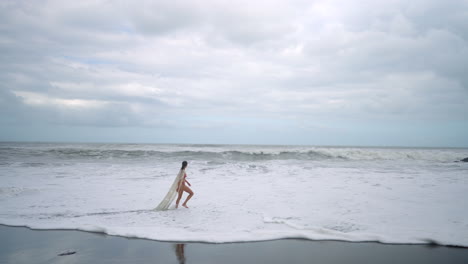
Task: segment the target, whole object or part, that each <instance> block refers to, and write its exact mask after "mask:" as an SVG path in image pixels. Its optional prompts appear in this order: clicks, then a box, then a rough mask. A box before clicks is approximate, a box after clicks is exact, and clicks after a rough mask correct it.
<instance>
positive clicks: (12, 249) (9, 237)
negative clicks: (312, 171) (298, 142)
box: [0, 225, 468, 264]
mask: <svg viewBox="0 0 468 264" xmlns="http://www.w3.org/2000/svg"><path fill="white" fill-rule="evenodd" d="M59 255H62V256H59ZM0 263H37V264H40V263H204V264H206V263H236V264H237V263H242V264H245V263H288V264H291V263H321V264H326V263H347V264H349V263H351V264H352V263H356V264H357V263H359V264H361V263H392V264H393V263H412V264H414V263H424V264H428V263H451V264H456V263H464V264H466V263H468V249H466V248H453V247H439V246H426V245H386V244H380V243H349V242H339V241H308V240H293V239H287V240H275V241H267V242H251V243H230V244H207V243H169V242H159V241H152V240H144V239H128V238H123V237H115V236H107V235H100V234H95V233H87V232H81V231H64V230H47V231H40V230H31V229H28V228H24V227H8V226H3V225H0Z"/></svg>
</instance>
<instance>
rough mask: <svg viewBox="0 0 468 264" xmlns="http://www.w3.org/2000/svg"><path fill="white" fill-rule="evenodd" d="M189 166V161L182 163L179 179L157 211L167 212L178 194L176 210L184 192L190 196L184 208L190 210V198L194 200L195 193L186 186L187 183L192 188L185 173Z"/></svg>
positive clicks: (177, 178)
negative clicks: (188, 204) (188, 203)
mask: <svg viewBox="0 0 468 264" xmlns="http://www.w3.org/2000/svg"><path fill="white" fill-rule="evenodd" d="M187 165H188V163H187V161H184V162H182V168H180V171H179V173H178V174H177V177H176V178H175V180H174V182H173V183H172V185H171V188H169V191H168V192H167V194H166V196H165V197H164V199H163V200H162V201H161V202H160V203H159V205H158V206H157V207H156V208H155V209H154V210H156V211H162V210H167V209H168V208H169V206H170V205H171V203H172V201H174V198H175V196H176V194H177V195H178V197H177V202H176V208H178V207H179V202H180V199H181V198H182V194H183V193H184V192H187V193H188V194H189V196H188V197H187V198H186V199H185V202H184V203H183V204H182V206H183V207H185V208H188V206H187V202H188V201H189V200H190V198H192V196H193V191H192V190H191V189H190V188H189V187H188V186H187V185H185V183H187V184H188V185H189V186H192V185H191V184H190V183H189V182H188V181H187V179H186V178H187V174H186V173H185V168H187Z"/></svg>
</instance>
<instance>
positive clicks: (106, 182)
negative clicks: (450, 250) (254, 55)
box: [0, 143, 468, 246]
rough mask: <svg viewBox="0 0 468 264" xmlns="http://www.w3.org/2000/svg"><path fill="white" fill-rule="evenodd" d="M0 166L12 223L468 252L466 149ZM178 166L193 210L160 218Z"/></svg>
mask: <svg viewBox="0 0 468 264" xmlns="http://www.w3.org/2000/svg"><path fill="white" fill-rule="evenodd" d="M0 157H1V158H2V163H0V177H1V181H0V223H2V224H7V225H21V226H29V227H31V228H37V229H78V230H84V231H91V232H101V233H106V234H110V235H119V236H125V237H138V238H147V239H154V240H163V241H203V242H213V243H223V242H243V241H260V240H271V239H280V238H303V239H312V240H324V239H326V240H328V239H333V240H344V241H379V242H384V243H422V244H424V243H430V242H433V241H436V242H437V243H439V244H443V245H459V246H468V228H467V226H468V212H467V210H465V208H464V205H463V202H462V201H466V200H467V198H468V196H467V194H468V183H467V181H466V175H467V174H466V172H467V171H468V166H467V164H465V163H456V162H454V161H456V160H459V159H461V158H463V157H468V150H467V149H415V148H358V147H354V148H344V147H343V148H339V147H309V146H220V145H205V146H203V145H131V144H127V145H124V144H122V145H120V144H32V143H27V144H26V143H23V144H22V143H2V144H0ZM182 160H188V161H189V166H188V168H187V175H188V178H187V179H188V180H189V181H190V183H191V184H192V189H193V190H194V192H195V196H194V197H193V199H192V200H191V201H190V202H189V206H190V209H185V208H181V209H177V210H175V209H173V208H172V209H171V210H167V211H160V212H158V211H153V210H152V209H153V208H154V207H155V206H156V205H157V204H158V203H159V202H160V200H161V199H162V198H163V196H164V195H165V193H166V192H167V190H168V188H169V186H170V184H171V183H172V181H173V180H174V178H175V176H176V174H177V172H178V170H179V168H180V163H181V161H182ZM37 164H40V166H39V165H37Z"/></svg>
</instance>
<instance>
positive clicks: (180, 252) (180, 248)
mask: <svg viewBox="0 0 468 264" xmlns="http://www.w3.org/2000/svg"><path fill="white" fill-rule="evenodd" d="M184 246H185V244H176V245H175V253H176V256H177V260H178V261H179V264H185V255H184Z"/></svg>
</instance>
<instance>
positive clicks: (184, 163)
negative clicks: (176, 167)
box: [180, 160, 188, 170]
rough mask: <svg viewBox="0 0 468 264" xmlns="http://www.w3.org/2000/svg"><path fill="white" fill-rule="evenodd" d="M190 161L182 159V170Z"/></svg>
mask: <svg viewBox="0 0 468 264" xmlns="http://www.w3.org/2000/svg"><path fill="white" fill-rule="evenodd" d="M187 165H188V163H187V161H185V160H184V161H182V168H180V169H181V170H183V169H185V168H186V167H187Z"/></svg>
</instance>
